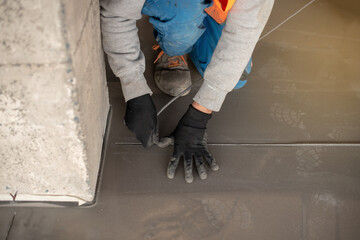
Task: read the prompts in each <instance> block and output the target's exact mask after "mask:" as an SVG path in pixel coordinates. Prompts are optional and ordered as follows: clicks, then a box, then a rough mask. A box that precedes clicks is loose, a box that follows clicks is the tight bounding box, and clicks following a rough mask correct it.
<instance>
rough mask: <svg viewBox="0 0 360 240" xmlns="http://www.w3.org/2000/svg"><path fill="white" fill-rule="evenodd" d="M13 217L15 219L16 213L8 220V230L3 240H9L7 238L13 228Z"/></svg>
mask: <svg viewBox="0 0 360 240" xmlns="http://www.w3.org/2000/svg"><path fill="white" fill-rule="evenodd" d="M15 217H16V212H14V214H13V216H12V218H11V220H10V223H9V228H8V231H7V232H6V235H5V238H4V239H5V240H8V239H9V236H10V233H11V229H12V227H13V224H14V221H15Z"/></svg>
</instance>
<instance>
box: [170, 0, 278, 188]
mask: <svg viewBox="0 0 360 240" xmlns="http://www.w3.org/2000/svg"><path fill="white" fill-rule="evenodd" d="M273 3H274V2H273V0H237V1H236V3H235V5H234V7H233V8H232V9H231V10H230V13H229V15H228V18H227V20H226V25H225V28H224V29H223V32H222V35H221V37H220V40H219V43H218V45H217V47H216V49H215V52H214V54H213V56H212V58H211V62H210V64H209V65H208V67H207V68H206V70H205V73H204V83H203V85H202V86H201V88H200V90H199V92H198V93H197V94H196V96H195V97H194V102H193V104H192V105H191V106H190V107H189V109H188V111H187V112H186V113H185V114H184V116H183V117H182V119H181V120H180V122H179V123H178V126H177V127H176V129H175V131H174V134H173V135H174V152H173V155H172V158H171V160H170V162H169V165H168V169H167V174H168V177H169V178H173V177H174V175H175V171H176V168H177V166H178V163H179V160H180V158H181V157H183V158H184V170H185V180H186V182H188V183H190V182H192V181H193V174H192V168H193V166H192V165H193V158H194V160H195V164H196V168H197V171H198V174H199V176H200V178H201V179H205V178H206V177H207V173H206V170H205V167H204V163H205V162H204V159H205V160H206V162H207V163H208V164H209V165H210V167H211V169H212V170H215V171H216V170H217V169H219V166H218V165H217V163H216V161H215V159H214V158H213V157H212V156H211V154H210V152H209V150H208V149H207V137H206V126H207V122H208V120H210V118H211V115H212V111H219V110H220V108H221V105H222V103H223V102H224V100H225V97H226V95H227V93H228V92H230V91H231V90H232V89H233V88H234V87H235V85H236V83H237V82H238V81H239V80H240V77H241V74H242V72H243V71H244V69H245V67H246V65H247V63H248V61H249V59H250V57H251V54H252V52H253V50H254V48H255V45H256V42H257V41H258V39H259V36H260V34H261V32H262V30H263V28H264V26H265V24H266V22H267V19H268V17H269V15H270V12H271V9H272V6H273Z"/></svg>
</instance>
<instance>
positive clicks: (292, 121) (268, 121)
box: [0, 0, 360, 240]
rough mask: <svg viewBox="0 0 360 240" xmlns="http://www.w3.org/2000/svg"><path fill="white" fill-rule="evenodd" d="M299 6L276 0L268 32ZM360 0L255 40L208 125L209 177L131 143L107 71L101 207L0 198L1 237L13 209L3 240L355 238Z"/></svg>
mask: <svg viewBox="0 0 360 240" xmlns="http://www.w3.org/2000/svg"><path fill="white" fill-rule="evenodd" d="M306 3H307V1H302V0H294V1H285V0H278V1H276V3H275V7H274V11H273V13H272V15H271V19H270V20H269V24H268V26H267V27H266V29H265V31H264V32H267V31H268V30H269V29H271V27H273V26H275V25H276V24H278V23H279V22H281V21H282V20H283V19H284V18H286V17H287V16H289V15H291V14H292V13H293V12H294V11H296V10H297V9H299V8H300V7H301V6H303V5H304V4H306ZM352 3H353V4H352ZM357 4H358V3H356V2H355V1H344V2H343V3H341V2H340V1H335V0H331V1H315V2H314V3H313V4H312V5H311V6H309V7H308V8H307V9H305V10H304V11H303V12H302V13H300V14H299V15H298V16H296V17H295V18H294V19H292V20H290V21H289V22H288V23H286V24H284V25H283V26H282V27H281V28H280V29H279V30H277V31H276V32H274V33H273V34H271V35H270V36H268V37H267V38H265V39H263V40H262V41H260V42H259V43H258V45H257V47H256V49H255V52H254V60H253V61H254V68H253V72H252V73H251V75H250V78H249V82H248V84H247V85H246V86H245V88H243V89H241V90H238V91H235V92H232V93H230V94H229V95H228V97H227V99H226V102H225V103H224V105H223V108H222V110H221V112H219V113H216V114H214V117H213V118H212V119H211V121H210V123H209V126H208V135H209V149H210V151H211V152H212V154H213V155H214V157H215V158H216V159H217V161H218V163H219V165H220V170H219V171H217V172H212V171H210V170H209V175H208V179H207V180H200V179H199V178H198V176H197V175H196V170H194V173H195V181H194V182H193V183H192V184H186V183H185V181H184V174H183V167H182V166H181V164H180V166H179V169H178V170H177V174H176V177H175V179H173V180H168V179H167V177H166V166H167V163H168V160H169V158H170V156H171V153H172V148H171V147H168V148H165V149H160V148H157V147H151V148H149V149H143V148H142V147H141V146H140V145H139V144H138V142H137V140H136V139H135V138H134V136H133V135H132V134H131V133H130V132H129V130H127V129H126V127H125V126H124V125H123V116H124V109H125V103H124V100H123V97H122V93H121V86H120V84H119V83H118V80H117V79H116V78H114V77H113V76H112V74H111V72H108V80H109V83H108V86H109V91H110V92H109V95H110V101H111V105H112V114H111V119H110V121H109V134H108V135H107V144H106V147H105V156H104V157H105V158H104V165H103V174H102V177H101V182H100V188H99V193H98V196H97V197H98V198H97V201H96V204H95V205H94V206H91V207H86V208H75V207H71V208H52V207H41V208H35V207H18V206H16V205H14V207H6V208H4V207H3V208H0V236H1V237H3V236H5V234H6V233H7V230H8V226H9V223H10V222H11V219H12V217H13V213H14V211H16V217H15V220H14V222H13V225H12V228H11V231H10V234H9V236H8V239H109V240H110V239H130V240H131V239H134V240H135V239H147V240H149V239H157V240H162V239H167V240H168V239H174V240H177V239H179V240H180V239H182V240H187V239H214V240H215V239H229V240H233V239H326V240H328V239H354V240H357V239H360V228H359V225H360V161H359V160H360V157H359V156H360V126H359V122H360V110H359V109H360V101H359V100H360V84H359V81H358V79H359V77H360V68H359V66H360V65H359V63H360V57H359V52H360V49H359V46H360V45H359V42H360V16H359V15H356V14H355V13H354V11H355V10H352V9H351V8H352V7H354V8H355V7H356V6H357ZM340 5H341V6H340ZM346 6H352V7H346ZM347 9H348V10H349V11H348V10H347ZM139 27H140V40H141V43H142V48H143V51H144V53H145V55H146V56H147V70H146V73H145V75H146V78H147V79H148V81H149V85H150V87H151V88H152V90H153V91H154V94H153V99H154V101H155V104H156V105H157V108H158V109H160V108H161V107H162V106H163V105H164V104H165V103H166V102H167V101H169V100H170V99H171V98H170V97H168V96H165V95H163V94H162V93H161V92H160V91H159V90H158V89H157V88H156V87H155V85H154V83H153V82H152V70H153V68H152V64H151V62H152V60H153V59H154V57H155V55H156V53H155V52H153V51H152V49H151V46H152V44H153V43H154V40H153V38H152V28H151V26H150V25H149V24H148V23H147V21H146V18H145V19H143V20H142V21H141V22H140V23H139ZM192 77H193V80H196V79H197V78H198V77H199V74H198V73H197V72H196V71H193V72H192ZM198 88H199V86H195V87H194V88H193V89H192V92H191V93H190V94H189V96H186V97H183V98H181V99H179V100H178V101H176V102H175V103H174V104H173V105H171V106H170V107H169V108H168V109H167V110H166V111H165V112H164V113H163V114H162V115H161V116H160V118H159V122H160V134H161V135H163V136H165V135H167V134H169V133H171V131H172V130H173V129H174V128H175V126H176V124H177V121H178V120H179V119H180V117H181V116H182V114H183V113H184V112H185V111H186V109H187V106H188V105H189V104H190V103H191V101H192V96H193V95H194V94H195V93H196V90H197V89H198ZM294 143H302V144H303V143H306V144H303V145H301V144H300V145H296V144H295V145H294ZM307 143H310V145H307ZM347 143H350V144H349V145H346V144H347Z"/></svg>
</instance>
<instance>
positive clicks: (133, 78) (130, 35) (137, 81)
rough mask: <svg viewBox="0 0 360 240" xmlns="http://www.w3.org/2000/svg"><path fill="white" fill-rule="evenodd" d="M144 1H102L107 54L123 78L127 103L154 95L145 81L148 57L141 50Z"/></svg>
mask: <svg viewBox="0 0 360 240" xmlns="http://www.w3.org/2000/svg"><path fill="white" fill-rule="evenodd" d="M143 4H144V0H137V1H125V0H100V7H101V10H100V12H101V32H102V40H103V47H104V51H105V52H106V54H107V56H108V60H109V64H110V67H111V69H112V70H113V72H114V74H115V75H116V76H117V77H119V78H120V81H121V85H122V89H123V93H124V97H125V101H128V100H130V99H133V98H136V97H139V96H142V95H145V94H148V93H149V94H151V90H150V88H149V87H148V85H147V83H146V80H145V77H144V75H143V74H144V71H145V57H144V54H143V53H142V52H141V50H140V41H139V37H138V29H137V27H136V20H139V19H140V18H141V9H142V6H143Z"/></svg>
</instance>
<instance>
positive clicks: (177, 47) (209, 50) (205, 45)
mask: <svg viewBox="0 0 360 240" xmlns="http://www.w3.org/2000/svg"><path fill="white" fill-rule="evenodd" d="M206 2H208V1H204V0H146V2H145V4H144V7H143V9H142V13H143V14H145V15H148V16H149V17H150V23H151V24H152V25H153V26H154V36H155V40H156V41H157V42H158V43H159V45H160V47H161V49H162V50H163V51H164V52H165V53H167V54H168V55H170V56H181V55H184V54H187V53H189V55H190V57H191V60H192V62H193V63H194V65H195V66H196V68H197V69H198V71H199V72H200V74H201V75H202V76H204V72H205V69H206V67H207V66H208V64H209V63H210V60H211V57H212V54H213V52H214V50H215V48H216V45H217V43H218V41H219V39H220V37H221V33H222V30H223V28H224V25H223V24H218V23H217V22H216V21H215V20H214V19H212V18H211V17H210V16H208V15H207V14H206V13H205V11H204V9H205V8H207V7H209V6H210V4H208V3H206ZM245 71H246V72H247V73H250V71H251V58H250V61H249V63H248V65H247V66H246V68H245ZM246 82H247V80H240V81H239V82H238V83H237V85H236V86H235V88H234V89H239V88H242V87H243V86H244V85H245V84H246Z"/></svg>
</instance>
